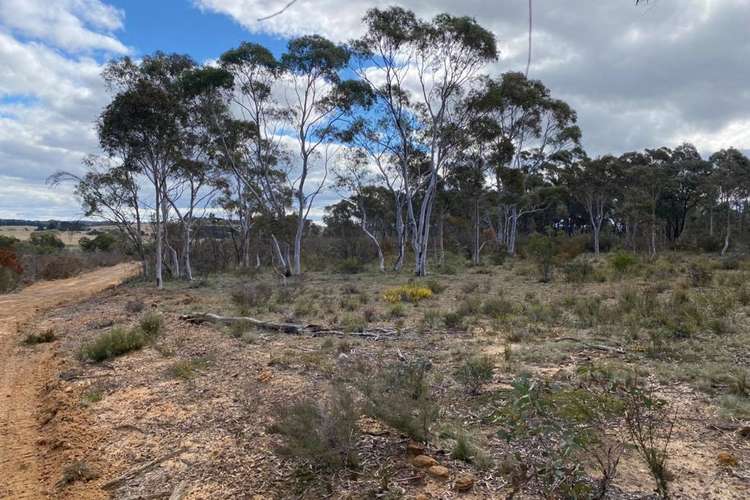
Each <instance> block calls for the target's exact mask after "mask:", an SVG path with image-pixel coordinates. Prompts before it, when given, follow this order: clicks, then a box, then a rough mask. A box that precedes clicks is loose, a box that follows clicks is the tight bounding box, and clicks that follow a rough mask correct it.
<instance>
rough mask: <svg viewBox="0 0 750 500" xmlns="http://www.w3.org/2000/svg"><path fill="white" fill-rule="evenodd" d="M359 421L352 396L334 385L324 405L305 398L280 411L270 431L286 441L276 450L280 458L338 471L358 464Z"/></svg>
mask: <svg viewBox="0 0 750 500" xmlns="http://www.w3.org/2000/svg"><path fill="white" fill-rule="evenodd" d="M358 418H359V409H358V408H357V406H356V404H355V401H354V397H353V395H352V394H351V392H350V391H349V390H348V389H346V388H345V387H343V386H341V385H335V386H334V387H332V388H331V389H330V390H329V391H328V394H327V396H326V397H325V398H324V399H323V401H320V400H319V399H312V398H305V399H301V400H298V401H295V402H293V403H292V404H290V405H288V406H282V407H281V408H279V411H278V418H277V419H276V422H275V423H274V424H273V425H272V426H271V428H270V429H269V430H270V431H271V432H273V433H276V434H280V435H281V436H282V438H283V440H284V443H283V444H282V445H280V446H278V447H277V452H278V453H279V454H280V455H283V456H290V457H294V458H297V459H302V460H305V461H306V462H308V463H309V464H310V465H311V466H313V467H315V468H317V469H323V470H335V469H340V468H342V467H354V466H356V465H357V464H358V456H357V452H356V444H357V439H358V436H359V431H358V428H357V420H358Z"/></svg>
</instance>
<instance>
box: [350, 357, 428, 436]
mask: <svg viewBox="0 0 750 500" xmlns="http://www.w3.org/2000/svg"><path fill="white" fill-rule="evenodd" d="M431 368H432V365H431V363H430V362H429V361H427V360H423V359H414V360H409V361H396V362H391V363H387V364H384V365H376V366H373V365H369V364H367V365H361V366H359V367H358V372H357V373H356V374H355V381H356V382H355V383H356V384H357V387H358V388H359V390H360V391H361V392H362V394H363V395H364V398H365V413H367V415H369V416H370V417H372V418H376V419H378V420H381V421H382V422H384V423H386V424H388V425H390V426H392V427H394V428H396V429H398V430H399V431H401V432H403V433H405V434H407V435H409V436H410V437H412V438H414V439H416V440H418V441H426V440H427V438H428V437H429V435H430V428H431V426H432V423H433V422H434V420H435V418H436V417H437V414H438V409H437V405H436V403H435V401H434V398H433V396H432V387H431V378H430V374H429V371H430V369H431Z"/></svg>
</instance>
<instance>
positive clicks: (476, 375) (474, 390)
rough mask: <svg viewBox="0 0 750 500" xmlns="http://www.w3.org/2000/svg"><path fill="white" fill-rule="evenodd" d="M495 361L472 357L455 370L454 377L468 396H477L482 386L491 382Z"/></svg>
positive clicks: (487, 357)
mask: <svg viewBox="0 0 750 500" xmlns="http://www.w3.org/2000/svg"><path fill="white" fill-rule="evenodd" d="M494 371H495V361H494V359H493V358H492V357H491V356H487V355H477V354H475V355H472V356H470V357H468V358H467V359H466V360H465V361H464V362H463V364H462V365H461V366H460V367H459V368H458V370H456V372H455V374H454V376H455V377H456V380H458V382H460V383H461V384H462V385H463V386H464V387H465V388H466V390H467V392H469V393H470V394H479V392H480V391H481V389H482V386H483V385H484V384H485V383H487V382H490V381H491V380H492V376H493V373H494Z"/></svg>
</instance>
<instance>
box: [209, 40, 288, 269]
mask: <svg viewBox="0 0 750 500" xmlns="http://www.w3.org/2000/svg"><path fill="white" fill-rule="evenodd" d="M219 65H220V67H221V68H222V69H223V70H224V71H226V72H228V73H229V74H231V75H232V78H233V85H232V91H231V92H230V93H228V94H227V99H228V101H229V103H230V104H231V107H232V111H233V114H232V115H227V116H223V117H221V118H216V123H217V124H220V125H218V126H220V128H221V129H222V131H223V134H222V135H221V136H220V137H221V144H222V146H223V148H224V153H225V163H226V165H227V167H228V169H229V170H231V172H232V177H233V178H234V180H236V181H237V183H236V185H235V191H236V192H235V195H236V197H235V199H234V202H232V207H233V209H235V210H237V213H238V215H239V221H240V232H241V235H242V237H241V242H240V246H241V248H242V253H243V257H242V260H243V262H244V263H245V265H247V264H248V262H247V261H248V259H249V254H248V253H247V252H248V251H249V241H248V239H249V235H250V231H251V227H252V218H251V217H249V212H248V211H249V210H250V209H251V207H253V208H254V209H257V210H258V211H259V213H260V214H261V215H263V216H264V217H265V218H266V219H276V220H278V221H281V220H282V219H284V218H285V217H286V211H287V209H288V208H289V203H290V197H289V195H290V192H289V189H288V188H287V187H286V186H285V184H286V182H285V181H286V177H287V173H288V169H289V161H290V158H289V157H290V154H289V148H288V146H287V144H286V142H287V141H286V139H287V138H288V136H287V135H286V133H285V132H286V131H285V128H286V126H287V124H288V121H289V119H290V116H291V115H290V111H289V110H288V108H287V107H286V105H285V104H284V103H282V102H281V100H280V97H279V96H278V94H279V92H278V91H275V86H276V85H278V83H277V82H278V81H279V79H280V78H281V77H282V75H283V67H282V66H281V64H280V62H279V61H278V60H277V59H276V58H275V57H274V56H273V54H271V52H270V51H269V50H268V49H267V48H265V47H263V46H262V45H259V44H256V43H250V42H242V43H241V44H240V45H239V46H238V47H236V48H233V49H230V50H228V51H226V52H224V53H223V54H222V55H221V57H220V58H219ZM269 230H270V232H269V235H270V239H271V244H272V248H273V254H274V255H275V257H276V260H277V261H278V263H279V265H280V267H281V269H282V273H283V274H284V275H286V276H289V275H290V274H291V273H292V263H291V258H290V247H291V243H290V242H288V241H285V240H284V239H283V238H281V239H280V238H279V236H278V235H277V232H276V231H273V230H272V228H269Z"/></svg>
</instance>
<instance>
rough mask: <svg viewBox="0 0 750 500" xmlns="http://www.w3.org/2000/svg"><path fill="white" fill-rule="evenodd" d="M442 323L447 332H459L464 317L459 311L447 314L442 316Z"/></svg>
mask: <svg viewBox="0 0 750 500" xmlns="http://www.w3.org/2000/svg"><path fill="white" fill-rule="evenodd" d="M443 323H445V327H446V328H448V329H449V330H461V329H463V326H464V315H463V314H462V313H460V312H459V311H453V312H447V313H445V315H444V316H443Z"/></svg>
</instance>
